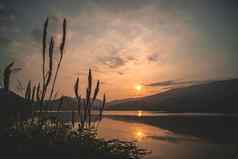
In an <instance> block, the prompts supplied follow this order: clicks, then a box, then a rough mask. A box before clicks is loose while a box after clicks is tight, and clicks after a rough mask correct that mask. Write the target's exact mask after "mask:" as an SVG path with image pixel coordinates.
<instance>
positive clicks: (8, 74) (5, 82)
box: [3, 62, 14, 91]
mask: <svg viewBox="0 0 238 159" xmlns="http://www.w3.org/2000/svg"><path fill="white" fill-rule="evenodd" d="M13 65H14V62H12V63H10V64H8V65H7V66H6V68H5V69H4V73H3V85H4V89H5V90H7V91H8V90H9V86H10V77H11V74H12V67H13Z"/></svg>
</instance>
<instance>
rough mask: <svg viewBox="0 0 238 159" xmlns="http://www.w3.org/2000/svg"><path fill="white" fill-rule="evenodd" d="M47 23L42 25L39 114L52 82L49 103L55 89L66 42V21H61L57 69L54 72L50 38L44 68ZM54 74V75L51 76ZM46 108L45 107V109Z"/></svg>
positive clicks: (52, 39)
mask: <svg viewBox="0 0 238 159" xmlns="http://www.w3.org/2000/svg"><path fill="white" fill-rule="evenodd" d="M48 22H49V19H48V18H47V19H46V21H45V23H44V28H43V38H42V59H43V62H42V91H41V95H40V112H41V111H42V106H43V103H44V100H45V98H46V95H47V90H48V88H49V85H50V83H51V81H52V79H53V81H52V85H51V90H50V92H49V99H48V100H49V101H50V100H51V99H52V97H53V94H54V88H55V83H56V80H57V77H58V72H59V70H60V66H61V63H62V60H63V55H64V47H65V41H66V25H67V22H66V19H64V21H63V29H62V30H63V31H62V42H61V44H60V58H59V61H58V62H57V67H56V70H55V71H54V68H53V66H54V64H53V56H54V48H55V46H54V38H53V37H51V40H50V44H49V54H48V68H47V67H46V60H47V57H46V47H47V34H48V31H47V30H48ZM53 72H55V74H53ZM46 108H47V107H46Z"/></svg>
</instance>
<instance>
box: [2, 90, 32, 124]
mask: <svg viewBox="0 0 238 159" xmlns="http://www.w3.org/2000/svg"><path fill="white" fill-rule="evenodd" d="M0 107H1V111H0V127H2V126H3V125H8V124H10V123H12V121H14V120H16V116H17V113H18V112H21V114H22V115H21V116H22V117H23V118H25V117H27V116H29V115H30V111H31V107H30V106H29V105H28V104H27V103H26V101H25V99H24V98H22V97H21V96H19V95H17V94H15V93H14V92H12V91H7V90H5V89H3V88H0Z"/></svg>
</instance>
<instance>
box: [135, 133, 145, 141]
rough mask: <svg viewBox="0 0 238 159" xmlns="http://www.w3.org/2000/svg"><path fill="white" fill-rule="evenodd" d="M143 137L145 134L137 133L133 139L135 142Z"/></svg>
mask: <svg viewBox="0 0 238 159" xmlns="http://www.w3.org/2000/svg"><path fill="white" fill-rule="evenodd" d="M144 137H145V134H144V133H143V132H142V131H137V132H136V133H135V138H136V140H138V141H140V140H142V139H143V138H144Z"/></svg>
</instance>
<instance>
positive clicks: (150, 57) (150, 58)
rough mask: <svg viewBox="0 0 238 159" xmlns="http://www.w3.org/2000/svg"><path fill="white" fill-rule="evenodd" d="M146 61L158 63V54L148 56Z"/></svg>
mask: <svg viewBox="0 0 238 159" xmlns="http://www.w3.org/2000/svg"><path fill="white" fill-rule="evenodd" d="M147 60H148V61H149V62H158V60H159V54H158V53H152V54H150V55H149V56H147Z"/></svg>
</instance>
